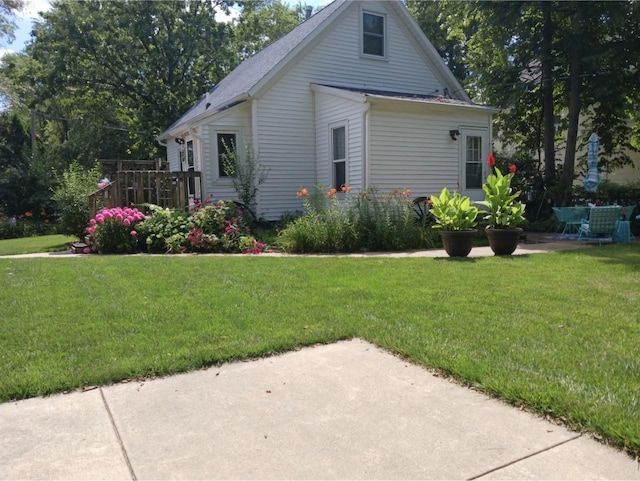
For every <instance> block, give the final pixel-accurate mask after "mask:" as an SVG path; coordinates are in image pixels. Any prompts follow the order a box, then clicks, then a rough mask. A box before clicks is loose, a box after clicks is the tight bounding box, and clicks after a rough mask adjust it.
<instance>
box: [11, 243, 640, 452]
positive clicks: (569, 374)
mask: <svg viewBox="0 0 640 481" xmlns="http://www.w3.org/2000/svg"><path fill="white" fill-rule="evenodd" d="M0 272H1V274H0V276H1V277H2V286H3V289H2V290H0V305H1V306H2V314H1V317H0V372H1V373H2V376H1V377H0V400H1V401H8V400H12V399H19V398H25V397H29V396H36V395H40V394H46V393H51V392H56V391H61V390H66V389H72V388H75V387H79V386H82V385H92V384H103V383H109V382H113V381H117V380H121V379H124V378H133V377H136V376H148V375H155V374H166V373H172V372H178V371H185V370H189V369H193V368H197V367H201V366H206V365H212V364H217V363H221V362H224V361H229V360H233V359H242V358H249V357H254V356H266V355H269V354H273V353H276V352H281V351H286V350H290V349H294V348H295V347H297V346H301V345H308V344H313V343H318V342H321V343H327V342H333V341H336V340H338V339H346V338H351V337H354V336H358V337H362V338H364V339H366V340H369V341H371V342H374V343H376V344H378V345H380V346H382V347H384V348H387V349H390V350H392V351H394V352H397V353H399V354H401V355H403V356H407V357H409V358H411V359H413V360H414V361H415V362H417V363H420V364H423V365H425V366H428V367H429V368H432V369H436V370H439V371H441V372H444V373H447V374H450V375H452V376H454V377H456V378H458V379H459V380H460V381H461V382H463V383H466V384H470V385H474V386H478V387H479V388H480V389H482V390H483V391H485V392H487V393H490V394H492V395H494V396H497V397H501V398H503V399H506V400H508V401H510V402H512V403H515V404H520V405H524V406H527V407H528V408H531V409H533V410H535V411H537V412H539V413H544V414H549V415H551V416H553V417H556V418H563V419H566V420H567V422H568V423H569V424H571V425H573V426H575V427H578V428H581V429H584V430H587V431H591V432H595V433H599V434H600V435H602V436H604V437H605V438H608V439H609V440H611V441H612V442H614V443H616V444H618V445H620V446H624V447H626V448H627V449H629V450H631V451H634V452H636V453H638V452H640V423H639V422H638V420H639V419H640V399H639V398H640V355H639V347H640V249H638V244H637V243H634V244H628V245H620V246H603V247H600V248H598V247H594V248H589V249H580V250H576V251H565V252H556V253H551V254H538V255H530V256H513V257H506V258H498V257H491V258H476V259H428V258H421V259H417V258H387V257H370V258H349V257H285V258H275V257H264V256H263V257H260V256H156V257H146V256H129V257H118V256H87V257H84V258H68V259H0Z"/></svg>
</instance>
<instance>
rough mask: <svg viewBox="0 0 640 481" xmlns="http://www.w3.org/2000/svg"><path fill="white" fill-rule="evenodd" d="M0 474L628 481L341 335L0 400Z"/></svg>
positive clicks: (577, 440)
mask: <svg viewBox="0 0 640 481" xmlns="http://www.w3.org/2000/svg"><path fill="white" fill-rule="evenodd" d="M0 433H2V436H1V437H0V478H2V479H636V480H640V470H639V466H638V464H637V463H636V462H635V461H633V460H632V459H630V458H629V457H628V456H626V455H625V454H623V453H621V452H619V451H616V450H614V449H611V448H608V447H606V446H604V445H601V444H599V443H597V442H596V441H594V440H592V439H590V438H589V437H587V436H581V435H580V434H579V433H575V432H571V431H568V430H567V429H565V428H563V427H560V426H557V425H554V424H551V423H548V422H546V421H544V420H541V419H539V418H537V417H534V416H532V415H531V414H529V413H527V412H523V411H519V410H518V409H516V408H513V407H510V406H508V405H506V404H504V403H502V402H499V401H497V400H494V399H490V398H488V397H486V396H484V395H482V394H479V393H477V392H475V391H473V390H471V389H467V388H464V387H461V386H458V385H456V384H454V383H451V382H449V381H447V380H444V379H442V378H438V377H436V376H434V375H432V374H430V373H429V372H427V371H426V370H424V369H422V368H420V367H418V366H415V365H412V364H409V363H407V362H404V361H402V360H400V359H398V358H396V357H394V356H392V355H390V354H388V353H386V352H384V351H382V350H380V349H378V348H377V347H375V346H373V345H371V344H369V343H366V342H364V341H361V340H359V339H354V340H351V341H345V342H339V343H336V344H332V345H323V346H315V347H312V348H305V349H302V350H300V351H297V352H292V353H287V354H284V355H280V356H276V357H272V358H266V359H260V360H256V361H250V362H239V363H233V364H226V365H223V366H221V367H214V368H211V369H207V370H200V371H195V372H192V373H189V374H183V375H177V376H172V377H167V378H162V379H155V380H146V381H135V382H129V383H125V384H117V385H113V386H108V387H103V388H96V389H93V390H90V391H86V392H74V393H70V394H63V395H57V396H51V397H47V398H36V399H28V400H25V401H19V402H12V403H5V404H0Z"/></svg>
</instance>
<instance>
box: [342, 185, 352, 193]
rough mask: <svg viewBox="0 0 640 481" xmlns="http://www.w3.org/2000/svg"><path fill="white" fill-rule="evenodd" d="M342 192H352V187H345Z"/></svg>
mask: <svg viewBox="0 0 640 481" xmlns="http://www.w3.org/2000/svg"><path fill="white" fill-rule="evenodd" d="M342 192H351V187H349V186H348V185H343V186H342Z"/></svg>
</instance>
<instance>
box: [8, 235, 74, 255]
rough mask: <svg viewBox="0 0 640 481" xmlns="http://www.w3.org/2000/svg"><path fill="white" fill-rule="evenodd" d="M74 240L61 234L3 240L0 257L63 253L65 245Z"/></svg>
mask: <svg viewBox="0 0 640 481" xmlns="http://www.w3.org/2000/svg"><path fill="white" fill-rule="evenodd" d="M75 240H77V238H76V237H73V236H66V235H62V234H54V235H44V236H37V237H22V238H20V239H4V240H0V256H12V255H16V254H32V253H34V252H57V251H64V250H66V248H67V244H68V243H69V242H73V241H75Z"/></svg>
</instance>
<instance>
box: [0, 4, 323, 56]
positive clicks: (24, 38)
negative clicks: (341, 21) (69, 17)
mask: <svg viewBox="0 0 640 481" xmlns="http://www.w3.org/2000/svg"><path fill="white" fill-rule="evenodd" d="M330 2H331V0H302V3H303V4H307V5H311V6H313V7H314V8H316V7H319V6H322V5H326V4H328V3H330ZM25 3H26V8H25V10H24V11H23V12H20V15H19V16H18V18H17V19H16V24H17V26H18V28H17V30H16V39H15V41H14V42H13V43H12V44H7V43H6V42H4V43H2V44H0V57H1V56H2V55H3V54H4V53H7V52H19V51H20V50H22V49H23V48H24V46H25V44H26V43H27V42H29V41H30V40H31V26H32V23H33V21H34V20H37V19H38V18H39V16H38V12H40V11H43V10H49V9H50V8H51V6H50V4H49V0H26V1H25ZM283 3H288V4H289V5H297V3H298V1H297V0H296V1H293V0H292V1H286V0H285V1H284V2H283Z"/></svg>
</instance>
